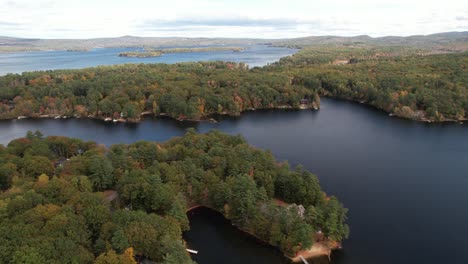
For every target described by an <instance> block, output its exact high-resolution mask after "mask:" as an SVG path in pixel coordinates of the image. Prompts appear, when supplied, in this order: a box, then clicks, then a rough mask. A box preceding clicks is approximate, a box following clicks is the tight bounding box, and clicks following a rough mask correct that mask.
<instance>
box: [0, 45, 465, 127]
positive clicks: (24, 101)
mask: <svg viewBox="0 0 468 264" xmlns="http://www.w3.org/2000/svg"><path fill="white" fill-rule="evenodd" d="M438 53H444V54H438ZM467 65H468V53H467V52H453V51H434V50H429V49H416V48H412V47H395V46H391V47H390V46H389V47H386V46H369V45H364V44H360V43H352V44H346V45H345V44H335V45H312V46H304V47H303V48H302V49H301V50H300V51H299V52H298V53H296V54H294V55H293V56H290V57H285V58H282V59H281V60H280V61H279V62H277V63H274V64H271V65H268V66H265V67H261V68H260V67H255V68H252V69H249V68H248V67H247V66H246V65H245V64H243V63H231V62H196V63H177V64H172V65H167V64H127V65H113V66H100V67H95V68H86V69H80V70H53V71H38V72H25V73H23V74H8V75H6V76H2V77H0V119H14V118H18V117H20V118H25V117H63V116H75V117H90V118H99V119H107V120H120V121H133V122H137V121H139V120H140V119H141V118H142V116H144V115H156V116H158V115H168V116H170V117H173V118H176V119H178V120H203V119H207V118H210V116H211V115H213V114H225V115H239V114H240V113H241V112H242V111H246V110H251V109H263V108H296V109H300V108H301V109H304V108H315V109H318V108H319V107H320V97H321V96H328V97H334V98H341V99H346V100H352V101H356V102H360V103H364V104H368V105H371V106H373V107H376V108H378V109H381V110H383V111H385V112H387V113H389V114H390V115H394V116H398V117H402V118H408V119H413V120H419V121H427V122H432V121H463V120H466V119H467V117H468V91H467V83H468V71H467V69H466V67H467Z"/></svg>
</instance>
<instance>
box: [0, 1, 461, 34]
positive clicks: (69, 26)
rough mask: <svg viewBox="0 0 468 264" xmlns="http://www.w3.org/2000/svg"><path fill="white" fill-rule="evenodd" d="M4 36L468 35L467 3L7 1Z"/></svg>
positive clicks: (0, 29)
mask: <svg viewBox="0 0 468 264" xmlns="http://www.w3.org/2000/svg"><path fill="white" fill-rule="evenodd" d="M0 10H2V16H1V18H0V35H6V36H16V37H40V38H90V37H115V36H122V35H139V36H185V37H255V38H259V37H260V38H282V37H301V36H309V35H344V36H350V35H361V34H367V35H371V36H384V35H413V34H430V33H436V32H443V31H466V30H468V20H467V19H466V18H467V17H468V2H467V1H465V0H446V1H435V0H425V1H422V0H405V1H403V0H381V1H376V0H354V1H349V0H288V1H284V0H268V1H267V0H257V1H254V0H248V1H247V0H237V1H221V0H217V1H215V0H199V1H192V0H171V1H167V0H164V1H155V0H134V1H123V0H113V1H111V0H81V1H67V0H61V1H59V0H56V1H53V0H15V1H11V0H10V1H4V0H0Z"/></svg>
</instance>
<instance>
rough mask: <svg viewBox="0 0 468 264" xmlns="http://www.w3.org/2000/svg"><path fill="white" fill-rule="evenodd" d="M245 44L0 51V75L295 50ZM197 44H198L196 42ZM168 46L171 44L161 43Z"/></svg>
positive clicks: (246, 58) (270, 55) (252, 59)
mask: <svg viewBox="0 0 468 264" xmlns="http://www.w3.org/2000/svg"><path fill="white" fill-rule="evenodd" d="M238 46H239V47H243V48H245V49H244V50H243V51H241V52H233V51H229V50H226V51H211V52H193V53H172V54H163V55H162V56H160V57H153V58H127V57H119V53H121V52H125V51H135V50H141V49H136V48H99V49H93V50H90V51H73V52H68V51H31V52H13V53H0V75H5V74H7V73H21V72H24V71H38V70H54V69H80V68H86V67H93V66H98V65H112V64H124V63H177V62H189V61H218V60H221V61H232V62H244V63H246V64H248V65H249V66H250V67H255V66H264V65H267V64H268V63H273V62H275V61H278V60H279V59H280V58H281V57H285V56H289V55H292V54H294V53H296V52H297V50H296V49H289V48H281V47H270V46H267V45H244V46H241V45H238ZM197 47H200V46H197ZM165 48H171V47H165Z"/></svg>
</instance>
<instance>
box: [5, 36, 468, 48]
mask: <svg viewBox="0 0 468 264" xmlns="http://www.w3.org/2000/svg"><path fill="white" fill-rule="evenodd" d="M249 44H272V45H275V46H287V47H294V48H302V47H305V46H311V45H324V44H337V45H377V46H383V45H385V46H412V47H421V48H431V49H432V48H436V49H443V48H446V49H448V50H453V51H465V50H468V32H466V31H465V32H446V33H437V34H432V35H415V36H409V37H399V36H387V37H378V38H372V37H370V36H367V35H362V36H355V37H341V36H311V37H303V38H293V39H247V38H239V39H235V38H183V37H169V38H159V37H135V36H122V37H118V38H95V39H33V38H13V37H1V36H0V52H12V51H37V50H86V49H92V48H112V47H114V48H115V47H152V48H159V47H164V46H213V45H249Z"/></svg>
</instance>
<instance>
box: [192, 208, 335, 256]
mask: <svg viewBox="0 0 468 264" xmlns="http://www.w3.org/2000/svg"><path fill="white" fill-rule="evenodd" d="M275 201H279V200H277V199H275ZM279 206H281V205H279ZM202 207H204V208H208V209H210V210H212V211H214V212H217V213H219V214H221V215H222V216H223V217H224V218H225V219H226V220H228V221H229V222H231V220H229V219H227V218H226V216H225V215H224V214H223V213H221V212H218V211H217V210H215V209H213V208H211V207H209V206H206V205H191V206H190V207H188V208H186V209H185V212H186V213H189V212H190V211H192V210H195V209H197V208H202ZM231 225H232V226H234V227H235V228H236V229H237V230H239V231H240V232H242V233H244V234H246V235H248V236H251V237H252V238H254V239H255V240H257V241H258V242H259V243H263V244H266V245H269V246H271V247H273V248H276V249H278V250H279V248H277V247H275V246H273V245H271V244H269V243H268V242H266V241H264V240H262V239H261V238H259V237H258V236H256V235H255V234H252V233H251V232H249V231H246V230H243V229H241V228H239V227H238V226H236V225H234V224H232V222H231ZM327 244H331V245H327ZM340 248H341V244H340V243H339V242H334V241H330V240H328V239H325V240H323V241H320V242H317V241H315V242H314V244H313V245H312V247H311V248H309V249H307V250H300V251H298V252H296V254H295V255H294V256H291V255H288V254H286V253H285V252H282V251H281V250H280V252H281V253H282V254H283V256H284V257H286V258H287V259H289V260H291V262H292V263H301V262H302V260H301V259H300V256H303V257H304V258H305V259H308V260H309V259H314V258H319V257H323V256H327V257H328V259H329V260H330V257H331V253H332V251H333V250H336V249H340Z"/></svg>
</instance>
